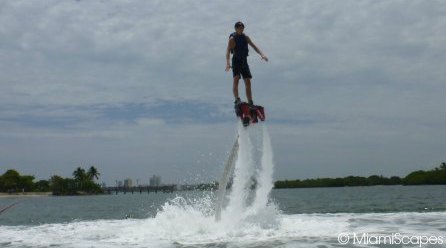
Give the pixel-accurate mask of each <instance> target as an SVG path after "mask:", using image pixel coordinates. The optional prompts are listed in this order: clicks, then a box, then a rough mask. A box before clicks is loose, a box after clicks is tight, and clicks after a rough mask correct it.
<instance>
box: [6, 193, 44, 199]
mask: <svg viewBox="0 0 446 248" xmlns="http://www.w3.org/2000/svg"><path fill="white" fill-rule="evenodd" d="M51 194H52V193H51V192H20V193H0V198H7V197H37V196H49V195H51Z"/></svg>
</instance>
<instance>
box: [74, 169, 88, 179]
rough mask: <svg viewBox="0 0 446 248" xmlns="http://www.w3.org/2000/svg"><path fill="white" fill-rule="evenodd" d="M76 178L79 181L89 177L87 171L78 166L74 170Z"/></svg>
mask: <svg viewBox="0 0 446 248" xmlns="http://www.w3.org/2000/svg"><path fill="white" fill-rule="evenodd" d="M73 176H74V180H76V181H77V182H82V181H84V180H85V179H87V178H88V176H87V174H86V173H85V170H84V169H82V168H81V167H77V169H76V170H75V171H74V172H73Z"/></svg>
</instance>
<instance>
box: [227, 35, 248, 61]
mask: <svg viewBox="0 0 446 248" xmlns="http://www.w3.org/2000/svg"><path fill="white" fill-rule="evenodd" d="M231 37H234V41H235V47H234V49H232V50H231V53H233V54H234V57H235V58H238V59H246V57H248V52H249V49H248V40H247V39H246V35H245V34H240V35H239V34H237V33H236V32H234V33H232V34H231V35H229V38H231Z"/></svg>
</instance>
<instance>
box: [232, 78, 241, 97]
mask: <svg viewBox="0 0 446 248" xmlns="http://www.w3.org/2000/svg"><path fill="white" fill-rule="evenodd" d="M239 80H240V76H238V75H237V76H234V84H233V85H232V92H233V93H234V97H235V100H237V99H239V98H240V97H239V95H238V82H239Z"/></svg>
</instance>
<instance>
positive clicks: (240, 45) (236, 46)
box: [226, 22, 268, 105]
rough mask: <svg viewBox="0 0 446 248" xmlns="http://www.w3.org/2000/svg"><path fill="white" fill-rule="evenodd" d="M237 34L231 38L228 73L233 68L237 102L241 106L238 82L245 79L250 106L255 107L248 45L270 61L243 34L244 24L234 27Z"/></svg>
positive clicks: (237, 24)
mask: <svg viewBox="0 0 446 248" xmlns="http://www.w3.org/2000/svg"><path fill="white" fill-rule="evenodd" d="M234 28H235V32H234V33H232V34H231V35H230V36H229V41H228V47H227V49H226V71H229V69H230V68H231V67H232V75H233V80H234V81H233V82H234V84H233V87H232V92H233V93H234V98H235V102H234V104H235V105H237V104H240V103H241V100H240V97H239V95H238V82H239V80H240V77H243V80H244V81H245V87H246V98H248V103H249V105H254V102H253V100H252V93H251V78H252V75H251V71H250V70H249V65H248V44H249V45H250V46H251V47H252V48H253V49H254V50H255V51H256V52H257V53H258V54H259V55H260V57H261V58H262V60H265V61H268V58H267V57H266V55H265V54H263V53H262V52H261V51H260V49H259V48H258V47H257V46H256V45H255V44H254V43H253V42H252V40H251V39H250V38H249V36H247V35H246V34H245V33H243V30H244V29H245V25H244V24H243V23H242V22H236V23H235V25H234ZM230 53H232V66H231V64H230V63H229V57H230Z"/></svg>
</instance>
